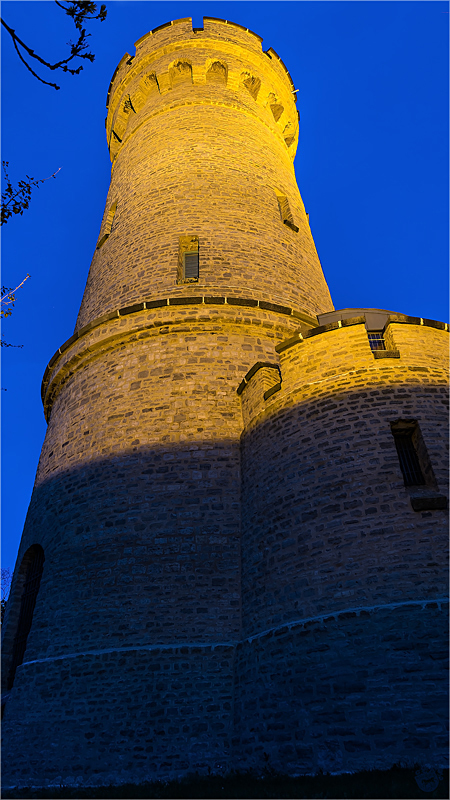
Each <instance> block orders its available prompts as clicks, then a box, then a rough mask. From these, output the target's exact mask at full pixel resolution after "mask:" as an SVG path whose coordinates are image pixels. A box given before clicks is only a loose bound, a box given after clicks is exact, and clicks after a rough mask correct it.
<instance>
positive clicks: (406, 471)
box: [391, 422, 427, 486]
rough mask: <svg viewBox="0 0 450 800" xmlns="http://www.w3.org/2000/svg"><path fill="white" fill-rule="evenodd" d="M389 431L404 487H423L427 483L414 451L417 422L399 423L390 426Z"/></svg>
mask: <svg viewBox="0 0 450 800" xmlns="http://www.w3.org/2000/svg"><path fill="white" fill-rule="evenodd" d="M391 430H392V435H393V437H394V442H395V447H396V448H397V455H398V460H399V464H400V469H401V471H402V474H403V480H404V483H405V486H424V485H425V484H426V483H427V481H426V480H425V475H424V473H423V470H422V466H421V463H420V459H419V455H418V452H417V449H416V444H417V441H418V439H419V437H420V432H419V426H418V424H417V422H409V423H408V422H403V423H402V422H399V423H397V424H394V425H391ZM420 440H421V437H420Z"/></svg>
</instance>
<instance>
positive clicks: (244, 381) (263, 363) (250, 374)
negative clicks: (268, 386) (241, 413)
mask: <svg viewBox="0 0 450 800" xmlns="http://www.w3.org/2000/svg"><path fill="white" fill-rule="evenodd" d="M263 367H266V368H267V369H276V370H277V372H278V374H279V373H280V368H279V366H278V364H273V363H272V362H271V361H257V362H256V364H253V367H251V368H250V369H249V371H248V372H247V374H246V375H244V377H243V379H242V381H241V383H240V384H239V386H238V388H237V390H236V391H237V393H238V395H241V394H242V392H243V391H244V389H245V387H246V386H247V384H248V382H249V381H250V380H251V379H252V378H253V375H255V374H256V373H257V372H258V370H259V369H262V368H263ZM280 388H281V383H280ZM269 391H270V390H269ZM266 394H267V392H266ZM264 399H265V395H264Z"/></svg>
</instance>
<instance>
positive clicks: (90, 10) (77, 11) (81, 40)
mask: <svg viewBox="0 0 450 800" xmlns="http://www.w3.org/2000/svg"><path fill="white" fill-rule="evenodd" d="M55 2H56V5H57V6H58V8H61V9H62V10H63V11H64V12H65V13H66V14H67V16H69V17H71V19H72V20H73V22H74V25H75V28H76V29H77V30H78V31H79V32H80V33H79V37H78V41H77V42H75V43H74V42H71V41H69V42H68V43H67V44H68V46H69V47H70V55H69V56H68V57H67V58H63V59H61V61H57V62H56V63H55V64H51V63H50V62H49V61H46V60H45V59H44V58H41V56H39V55H38V54H37V53H35V52H34V50H32V49H31V47H28V45H27V44H25V42H24V41H22V39H20V38H19V37H18V36H17V34H16V32H15V30H14V29H13V28H10V26H9V25H7V24H6V22H5V21H4V19H1V18H0V22H1V23H2V25H3V27H4V28H5V29H6V30H7V31H8V33H9V35H10V36H11V38H12V41H13V44H14V47H15V50H16V53H17V55H18V56H19V58H20V60H21V61H22V63H23V64H25V66H26V68H27V69H28V70H29V71H30V72H31V74H32V75H34V77H35V78H37V80H38V81H40V82H41V83H45V85H46V86H51V87H52V88H53V89H60V88H61V87H60V86H58V84H56V83H50V82H49V81H45V80H44V79H43V78H41V77H40V76H39V75H38V74H37V73H36V72H34V70H33V69H32V68H31V67H30V65H29V63H28V61H27V60H26V58H25V57H24V55H23V54H22V53H21V51H20V49H19V48H22V49H23V50H24V51H25V52H26V53H27V55H28V56H29V57H30V58H34V59H35V60H36V61H38V62H39V63H40V64H42V65H43V66H44V67H46V68H47V69H50V70H57V69H60V70H62V72H69V73H70V75H79V74H80V72H81V71H82V69H83V65H82V64H80V66H78V67H77V68H76V69H72V68H70V67H68V66H67V65H68V64H69V62H70V61H72V60H73V59H74V58H83V59H87V60H88V61H91V62H92V61H94V59H95V56H94V54H93V53H90V52H86V50H87V46H88V43H87V38H88V36H90V35H91V34H90V33H86V30H85V28H83V23H84V22H86V21H90V20H94V19H99V20H100V22H103V21H104V20H105V19H106V13H107V12H106V6H105V5H101V6H100V11H98V12H97V3H92V2H87V1H86V0H68V2H67V3H66V4H64V3H62V2H59V1H58V0H55Z"/></svg>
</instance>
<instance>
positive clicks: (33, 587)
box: [8, 546, 44, 690]
mask: <svg viewBox="0 0 450 800" xmlns="http://www.w3.org/2000/svg"><path fill="white" fill-rule="evenodd" d="M43 568H44V551H43V549H42V547H37V546H36V549H35V551H34V553H33V555H32V557H31V561H30V563H29V564H28V567H27V571H26V576H25V584H24V587H23V593H22V599H21V603H20V612H19V622H18V625H17V633H16V636H15V639H14V644H13V653H12V663H11V667H10V670H9V674H8V690H9V689H12V686H13V683H14V678H15V675H16V669H17V667H20V665H21V664H22V662H23V657H24V655H25V650H26V646H27V639H28V634H29V633H30V630H31V623H32V621H33V613H34V607H35V605H36V598H37V595H38V591H39V586H40V583H41V577H42V570H43Z"/></svg>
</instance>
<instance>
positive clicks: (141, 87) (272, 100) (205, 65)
mask: <svg viewBox="0 0 450 800" xmlns="http://www.w3.org/2000/svg"><path fill="white" fill-rule="evenodd" d="M261 42H262V39H261V37H260V36H257V35H256V34H254V33H252V32H251V31H249V30H248V29H246V28H243V27H241V26H239V25H236V24H235V23H231V22H227V21H226V20H219V19H213V18H211V17H205V18H204V26H203V28H193V27H192V20H191V19H190V18H189V19H181V20H174V21H173V22H169V23H166V24H165V25H161V26H159V27H158V28H155V29H154V30H153V31H150V32H149V33H148V34H146V35H145V36H143V37H142V38H141V39H139V40H138V42H136V53H135V55H134V56H131V55H130V54H129V53H126V54H125V55H124V56H123V58H122V60H121V61H120V63H119V65H118V67H117V70H116V72H115V74H114V76H113V79H112V81H111V85H110V88H109V91H108V97H107V107H108V115H107V118H106V134H107V139H108V146H109V150H110V155H111V161H113V162H114V160H115V158H116V156H117V154H118V153H119V151H120V149H121V148H122V147H123V146H124V145H125V144H126V142H127V141H128V139H129V138H130V136H132V135H133V133H134V131H135V130H136V129H137V128H138V127H139V126H140V125H141V124H142V123H143V121H144V119H145V118H147V117H148V116H150V115H155V114H161V113H165V112H167V110H169V108H170V107H172V104H173V103H176V104H178V105H179V104H183V103H202V104H205V105H208V104H214V105H217V104H219V105H220V104H222V105H225V106H226V105H228V106H230V105H231V106H233V107H237V108H238V109H239V110H240V111H241V112H242V113H246V114H250V115H252V114H253V115H257V116H258V117H259V118H260V119H261V121H262V122H263V123H264V124H265V125H266V126H267V127H268V128H269V129H270V130H271V132H272V134H274V135H275V136H276V137H277V138H279V139H280V140H281V142H282V143H283V144H284V147H285V149H286V154H288V157H289V159H290V160H293V158H294V156H295V151H296V147H297V143H298V120H299V114H298V112H297V109H296V105H295V104H296V99H297V98H296V94H295V92H294V84H293V81H292V78H291V77H290V75H289V73H288V71H287V69H286V67H285V66H284V64H283V62H282V61H281V59H280V58H279V56H278V55H277V53H276V52H275V51H274V50H273V49H272V48H270V49H269V50H267V51H263V49H262V45H261ZM219 89H221V90H222V91H221V92H220V93H219V94H218V90H219Z"/></svg>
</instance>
